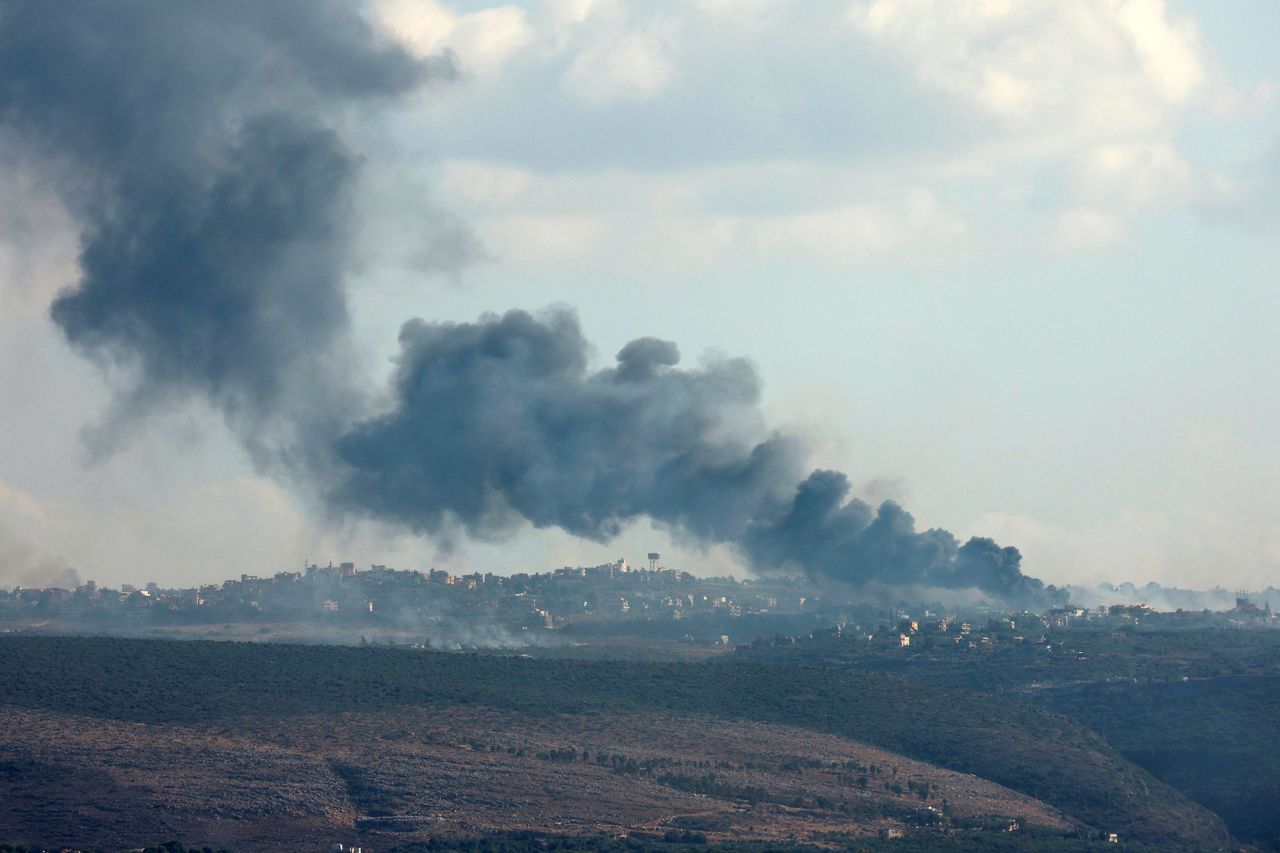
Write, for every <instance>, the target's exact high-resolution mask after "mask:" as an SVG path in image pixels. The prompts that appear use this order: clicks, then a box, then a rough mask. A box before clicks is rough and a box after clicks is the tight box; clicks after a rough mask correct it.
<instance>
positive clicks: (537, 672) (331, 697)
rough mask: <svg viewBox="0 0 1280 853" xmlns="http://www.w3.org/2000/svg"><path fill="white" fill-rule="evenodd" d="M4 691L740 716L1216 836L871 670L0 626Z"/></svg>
mask: <svg viewBox="0 0 1280 853" xmlns="http://www.w3.org/2000/svg"><path fill="white" fill-rule="evenodd" d="M0 697H2V698H3V701H4V702H5V703H6V704H8V705H10V706H16V707H21V708H28V709H42V710H46V711H56V712H61V713H67V714H75V715H78V716H89V717H96V718H99V719H111V720H119V721H129V722H138V723H148V724H157V725H172V724H183V725H192V726H202V725H209V724H213V723H218V722H223V723H226V722H231V721H237V720H243V719H245V718H253V719H255V720H256V719H265V718H296V717H300V716H304V715H315V714H322V715H333V714H339V713H345V712H354V713H370V712H383V711H387V710H389V709H394V708H414V707H426V708H431V709H442V708H449V707H457V706H473V707H475V706H481V707H485V708H492V709H496V710H500V711H506V712H515V713H517V714H520V715H523V716H525V717H527V718H528V719H530V720H541V719H545V718H548V717H551V716H555V715H563V714H600V713H609V714H618V713H629V714H646V713H647V714H653V713H662V714H672V713H674V714H688V715H698V716H702V717H710V718H716V719H721V720H744V721H745V720H751V721H756V722H762V723H776V724H784V725H788V726H791V727H794V728H798V729H805V730H809V731H813V732H822V733H827V734H835V735H838V736H841V737H845V738H850V739H853V740H856V741H858V742H860V743H862V744H866V745H869V746H873V747H876V748H880V749H884V750H889V751H892V752H895V753H899V754H901V755H903V756H906V757H908V758H911V759H914V760H916V761H921V762H926V763H929V764H933V765H936V766H938V767H940V768H945V769H949V770H953V771H957V772H960V773H972V774H974V775H976V776H979V777H982V778H983V779H987V780H990V781H992V782H995V783H997V784H1000V785H1004V786H1006V787H1008V788H1011V789H1013V790H1015V791H1018V792H1019V793H1022V794H1024V795H1026V796H1029V797H1032V798H1034V799H1037V800H1040V801H1042V802H1044V803H1046V804H1047V805H1049V806H1050V807H1052V808H1054V809H1056V810H1058V811H1059V812H1061V813H1062V814H1063V815H1064V818H1065V819H1067V820H1069V821H1076V822H1079V823H1080V824H1082V825H1085V826H1087V827H1091V828H1093V829H1094V830H1103V831H1109V832H1119V833H1123V834H1124V837H1126V838H1131V839H1145V840H1148V841H1153V842H1160V843H1165V844H1179V843H1183V844H1190V845H1198V846H1216V845H1220V844H1224V843H1226V842H1227V840H1228V836H1227V833H1226V831H1225V829H1224V827H1223V826H1222V823H1221V822H1220V821H1219V820H1218V819H1217V818H1216V817H1215V816H1213V815H1212V814H1211V813H1209V812H1208V811H1206V810H1204V809H1202V808H1200V807H1198V806H1196V805H1194V804H1192V803H1191V802H1189V801H1188V800H1186V799H1185V798H1184V797H1182V796H1181V795H1179V794H1177V793H1176V792H1175V791H1173V790H1172V789H1171V788H1169V787H1168V786H1166V785H1163V784H1161V783H1159V782H1157V781H1156V780H1155V779H1153V778H1152V777H1151V776H1149V775H1147V774H1146V773H1145V772H1143V771H1141V770H1139V769H1138V768H1136V767H1135V766H1134V765H1132V764H1130V763H1129V762H1127V761H1126V760H1125V759H1124V758H1123V757H1121V756H1120V755H1119V754H1118V753H1117V752H1115V750H1113V749H1112V748H1111V747H1109V746H1108V745H1107V744H1106V743H1105V742H1104V741H1103V740H1102V739H1101V738H1100V737H1098V736H1097V735H1095V734H1093V733H1092V732H1091V731H1089V730H1088V729H1085V728H1084V727H1083V726H1080V725H1079V724H1077V723H1074V722H1072V721H1070V720H1069V719H1067V718H1065V717H1062V716H1058V715H1056V714H1054V713H1051V712H1048V711H1045V710H1042V709H1039V708H1035V707H1032V706H1028V705H1025V704H1021V703H1018V702H1014V701H1009V700H1005V699H999V698H991V697H979V696H976V695H973V694H968V693H965V692H961V691H951V690H941V689H935V688H926V687H921V686H918V685H914V684H911V683H909V682H904V681H900V680H897V679H894V678H891V677H887V676H883V675H879V674H874V673H849V672H841V671H836V670H832V669H822V668H808V667H794V666H788V667H777V666H768V665H728V664H656V663H642V662H626V663H618V662H598V661H563V660H530V659H522V658H505V657H486V656H475V655H456V654H434V653H422V652H411V651H405V650H395V649H362V648H335V647H319V646H288V645H266V644H237V643H205V642H189V643H179V642H155V641H140V640H121V639H93V638H55V637H38V638H37V637H26V638H24V637H9V638H4V639H0Z"/></svg>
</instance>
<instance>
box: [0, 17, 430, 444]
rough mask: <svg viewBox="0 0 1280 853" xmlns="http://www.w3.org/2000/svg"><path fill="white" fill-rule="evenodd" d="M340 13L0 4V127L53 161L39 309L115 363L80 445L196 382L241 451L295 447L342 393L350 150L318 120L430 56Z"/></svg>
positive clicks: (87, 349)
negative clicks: (67, 265) (53, 251)
mask: <svg viewBox="0 0 1280 853" xmlns="http://www.w3.org/2000/svg"><path fill="white" fill-rule="evenodd" d="M358 12H359V9H358V7H357V6H356V5H355V4H352V3H348V2H346V0H271V2H266V3H264V2H257V0H218V2H214V3H196V2H180V0H176V1H175V2H137V0H123V2H112V3H78V2H64V0H8V2H0V125H3V128H4V130H5V132H6V133H7V136H6V137H5V140H4V141H5V142H7V143H9V144H20V145H22V146H23V149H24V151H25V152H26V153H27V156H28V157H29V159H30V160H31V161H34V162H36V163H37V164H39V165H40V166H43V167H44V168H46V169H47V170H48V171H49V172H50V173H51V174H53V175H56V176H57V183H58V185H59V188H60V189H61V190H62V191H63V195H64V198H65V200H66V203H67V205H68V207H69V209H70V210H71V211H72V212H73V214H75V215H76V216H77V218H78V219H79V221H80V223H81V226H82V231H81V252H80V269H81V278H80V280H79V281H78V282H77V283H76V285H75V286H74V287H73V288H71V289H69V290H67V291H65V292H64V293H63V294H62V295H61V296H59V297H58V299H57V300H56V301H55V302H54V304H53V306H52V309H51V315H52V318H53V320H54V322H55V323H56V324H57V326H58V327H59V328H60V329H61V331H62V332H63V334H64V335H65V336H66V338H67V340H68V341H69V342H70V344H71V345H72V346H73V347H75V348H76V349H77V350H79V351H80V352H81V353H83V354H84V355H85V356H87V357H89V358H91V359H94V360H97V361H99V362H104V363H110V364H115V365H118V366H119V367H121V368H123V369H124V370H125V371H128V372H130V373H131V375H132V377H133V382H132V385H131V386H130V388H129V390H128V391H127V392H125V393H124V394H122V395H121V396H120V398H119V399H118V400H117V402H116V405H115V407H114V409H113V411H112V412H111V413H110V414H109V415H108V417H107V419H106V421H105V423H104V424H102V425H101V426H100V427H99V429H98V430H96V432H95V433H94V434H92V435H91V436H90V438H91V439H92V443H96V444H100V445H102V448H100V449H109V448H110V445H112V444H113V443H115V442H116V440H117V437H118V436H117V433H119V432H120V431H121V430H122V428H125V427H127V426H128V425H129V424H130V422H131V421H133V420H135V419H137V418H139V417H142V416H145V415H146V414H147V413H149V412H150V411H151V410H152V409H153V408H154V407H157V406H160V405H166V404H169V403H171V402H173V401H174V400H175V399H179V398H183V397H186V396H189V395H200V396H203V397H204V398H206V399H208V400H209V401H211V402H212V403H213V404H214V405H215V406H216V407H217V408H218V409H219V410H220V411H221V412H222V413H223V414H224V415H225V416H226V418H227V420H228V422H229V423H230V425H231V426H232V428H233V429H234V430H235V431H236V432H237V433H238V434H239V435H240V436H241V438H242V439H243V440H244V441H245V442H246V444H247V445H248V446H249V447H250V449H251V450H252V451H253V452H254V455H255V458H256V459H257V460H258V461H259V462H260V463H267V462H271V461H279V460H276V459H273V458H272V457H274V456H277V455H280V454H286V455H287V454H295V453H303V454H308V453H312V452H313V451H312V449H311V447H312V445H314V443H315V441H316V439H315V438H314V437H308V436H307V435H306V433H309V432H312V431H317V430H318V431H321V432H323V430H324V428H325V427H324V424H323V422H324V421H325V414H324V413H325V412H326V411H329V412H332V411H340V410H342V409H343V408H344V406H345V405H346V404H349V401H350V398H351V397H352V395H353V393H354V392H353V390H352V389H353V384H352V383H351V382H349V381H348V377H347V376H345V374H344V368H343V364H344V363H346V362H347V361H349V359H347V358H345V353H344V352H343V348H344V341H345V336H346V334H347V328H348V322H349V317H348V309H347V295H346V292H345V288H344V284H343V274H344V272H345V259H346V250H347V246H348V243H349V234H350V232H351V230H352V228H351V194H352V190H353V186H354V182H355V179H356V176H357V173H358V171H359V159H358V157H357V156H356V155H354V154H353V153H352V152H350V151H349V150H347V148H346V147H345V145H344V144H343V142H342V140H341V139H340V138H339V136H338V134H337V133H335V132H334V131H333V130H332V128H331V124H332V123H333V119H334V118H335V117H336V116H339V115H340V114H341V111H342V110H343V109H344V108H352V107H355V106H358V105H360V104H362V103H364V102H368V101H373V100H377V99H383V98H387V97H390V96H394V95H397V94H399V93H403V92H406V91H409V90H411V89H412V88H414V87H415V86H417V85H419V84H420V83H421V82H422V81H423V80H424V79H425V78H426V77H427V76H428V75H429V74H431V73H435V72H437V71H439V72H440V73H446V72H447V69H446V68H443V67H442V66H440V65H439V63H436V64H435V65H434V66H428V65H425V64H423V63H422V62H419V61H418V60H415V59H413V58H411V57H410V56H409V55H408V54H406V53H405V52H404V51H402V50H401V49H399V48H398V47H395V46H393V45H392V44H390V43H387V42H385V41H383V40H382V39H381V38H380V37H378V36H377V35H376V33H375V32H374V30H373V29H372V28H371V27H370V25H369V24H368V23H367V22H366V21H365V20H364V19H363V18H362V17H361V16H360V14H359V13H358ZM318 401H324V402H323V403H322V404H317V403H318ZM304 406H305V407H306V408H308V409H310V412H309V415H308V416H307V417H302V416H301V414H300V412H301V409H302V408H303V407H304ZM327 429H328V430H329V431H330V432H332V431H333V429H334V428H333V427H332V426H331V425H330V426H328V427H327Z"/></svg>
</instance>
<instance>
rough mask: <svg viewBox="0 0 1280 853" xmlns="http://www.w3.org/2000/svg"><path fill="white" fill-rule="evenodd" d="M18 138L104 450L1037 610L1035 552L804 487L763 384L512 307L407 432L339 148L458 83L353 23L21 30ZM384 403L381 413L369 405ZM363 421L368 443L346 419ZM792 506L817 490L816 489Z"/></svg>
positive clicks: (349, 163) (336, 10)
mask: <svg viewBox="0 0 1280 853" xmlns="http://www.w3.org/2000/svg"><path fill="white" fill-rule="evenodd" d="M0 10H2V11H0V119H2V120H3V133H5V134H6V135H7V139H8V140H9V141H12V142H18V143H21V144H22V145H23V146H24V150H25V151H26V152H27V158H28V160H29V162H31V163H34V164H38V165H40V166H41V167H43V168H46V169H48V170H49V173H50V174H51V175H53V176H55V179H56V180H57V182H58V184H59V186H60V188H61V189H62V191H63V194H64V197H65V199H66V203H67V206H68V208H69V209H70V210H71V211H72V212H73V213H74V215H76V216H77V217H78V220H79V223H80V227H81V254H80V271H81V277H80V280H79V281H78V282H77V283H76V284H75V286H74V287H73V288H72V289H70V290H68V291H65V292H64V293H63V294H62V295H60V296H59V297H58V298H57V300H56V301H55V302H54V304H53V305H52V308H51V315H52V318H53V320H54V322H55V323H56V324H57V325H58V327H59V328H60V329H61V330H62V332H63V334H64V335H65V336H66V338H67V340H68V341H69V342H70V344H71V345H72V346H73V347H74V348H76V349H77V350H78V351H80V352H81V353H83V354H84V355H85V356H87V357H89V358H92V359H94V360H97V361H100V362H106V363H110V364H113V365H116V366H118V367H120V368H123V369H124V370H125V371H127V372H128V375H129V376H131V377H132V384H129V385H128V386H127V387H126V388H125V390H123V391H122V392H121V394H120V396H119V398H118V400H117V403H116V407H115V410H114V412H113V413H111V414H110V415H109V416H108V417H107V419H106V421H105V422H104V423H103V424H101V425H100V426H99V427H98V428H97V429H96V430H94V431H92V432H91V433H90V443H91V449H96V450H98V451H100V452H101V451H105V450H109V449H110V447H111V446H112V443H113V442H114V441H116V440H117V439H118V436H119V434H120V431H121V429H122V428H123V427H126V426H127V425H128V423H129V421H130V419H132V418H136V417H142V416H145V415H146V414H147V413H149V412H150V411H152V410H153V409H154V408H155V407H157V406H161V405H166V404H168V403H170V402H171V401H174V400H180V399H183V398H186V397H189V396H199V397H202V398H204V399H207V400H208V401H210V402H211V403H212V404H213V405H214V406H216V407H217V408H218V409H219V410H220V411H221V412H222V413H223V415H224V416H225V417H226V420H227V422H228V424H229V425H230V427H231V428H232V430H233V431H234V432H235V433H236V434H237V435H238V436H239V437H240V438H241V439H242V440H243V442H244V443H245V445H246V447H247V448H248V449H249V451H250V453H251V454H252V456H253V458H254V460H255V461H256V462H257V463H258V465H259V467H260V468H262V469H263V470H266V471H287V472H288V473H289V474H290V475H291V476H294V477H300V478H302V479H303V481H304V482H307V483H310V484H311V485H312V486H315V487H318V489H319V490H321V491H324V492H325V493H326V494H329V495H330V496H331V499H332V504H333V505H334V506H335V507H336V508H339V509H340V510H343V511H346V512H350V513H353V514H357V515H366V516H370V517H374V518H378V519H382V520H386V521H392V522H396V523H399V524H401V525H404V526H406V527H408V528H410V529H412V530H414V531H418V532H421V533H426V534H432V535H436V536H443V537H447V536H449V535H450V534H451V533H452V532H453V531H455V530H458V529H461V530H464V531H465V532H467V533H468V534H470V535H473V536H478V537H486V538H489V537H494V536H498V535H501V534H502V533H504V532H507V531H509V530H511V529H512V528H514V527H515V526H517V525H520V524H522V523H525V522H528V523H531V524H533V525H535V526H538V527H556V528H561V529H563V530H565V531H568V532H569V533H572V534H574V535H577V536H582V537H589V538H592V539H596V540H600V541H607V540H608V539H610V538H611V537H612V536H614V535H615V534H617V533H618V532H619V531H620V530H621V529H622V528H623V527H624V526H625V525H626V524H628V523H629V522H631V521H633V520H636V519H641V518H649V519H652V520H654V521H655V522H657V523H659V524H661V525H664V526H666V527H668V528H669V529H671V530H672V531H673V532H674V533H675V534H676V535H678V536H684V537H689V538H692V539H694V540H696V541H698V542H702V543H708V544H709V543H727V544H730V545H732V546H734V547H735V548H736V549H737V551H738V553H739V554H740V555H741V556H742V557H743V558H744V560H746V561H747V562H748V563H749V564H750V565H751V566H752V567H753V568H754V569H756V570H758V571H772V570H781V569H796V568H799V569H803V570H804V571H806V572H808V573H809V574H810V575H812V576H815V577H821V578H830V579H833V580H837V581H841V582H848V583H850V584H855V585H856V584H864V583H867V582H877V583H880V584H887V585H907V584H910V585H920V586H928V587H941V588H947V589H961V588H977V589H979V590H982V591H983V592H984V593H987V594H991V595H994V596H999V597H1004V598H1007V599H1009V600H1033V599H1035V598H1036V597H1038V596H1040V595H1042V594H1043V593H1044V592H1045V590H1043V588H1042V586H1041V584H1040V582H1039V581H1037V580H1034V579H1032V578H1029V577H1027V576H1025V575H1023V574H1022V572H1021V571H1020V567H1019V554H1018V552H1017V551H1016V549H1013V548H1001V547H999V546H997V545H996V544H995V543H993V542H991V541H990V540H986V539H972V540H970V541H969V542H967V543H965V544H964V545H960V544H959V543H958V542H957V541H956V539H955V538H954V537H953V536H951V534H949V533H947V532H945V531H941V530H930V531H925V532H917V531H916V530H915V525H914V521H913V519H912V517H911V516H910V515H909V514H908V513H907V512H905V511H904V510H903V509H902V508H900V507H899V506H897V505H896V504H895V503H893V502H885V503H884V504H882V505H881V506H880V507H879V508H878V509H873V508H872V507H870V506H869V505H867V504H865V503H863V502H862V501H859V500H856V499H849V498H848V491H849V485H848V481H847V478H846V477H845V476H844V475H843V474H840V473H838V472H833V471H816V472H813V473H811V474H808V476H807V477H806V466H805V449H804V445H803V442H802V441H800V440H798V439H796V438H793V437H787V436H781V435H776V434H773V433H771V432H770V431H769V430H768V428H767V425H766V424H765V422H764V419H763V416H762V414H761V411H760V382H759V378H758V376H757V374H756V372H755V370H754V369H753V367H752V366H751V365H750V364H749V363H748V362H746V361H744V360H741V359H732V358H718V359H710V360H708V361H706V362H705V363H703V364H702V365H701V366H699V367H696V368H692V369H689V368H683V367H681V366H680V363H679V352H678V350H677V347H676V345H675V344H673V343H671V342H668V341H661V340H657V339H654V338H640V339H637V340H634V341H632V342H631V343H629V344H627V345H626V346H625V347H624V348H623V349H622V350H621V351H620V352H619V353H618V354H617V356H616V359H615V363H614V364H613V365H611V366H608V367H605V368H602V369H592V367H591V366H590V354H591V348H590V346H589V344H588V342H587V340H586V338H585V337H584V335H583V333H582V331H581V329H580V328H579V325H578V322H577V320H576V317H575V316H574V315H573V313H572V312H570V311H568V310H564V309H557V310H552V311H550V312H548V313H546V314H545V315H542V316H538V317H535V316H533V315H530V314H527V313H524V312H521V311H512V312H509V313H507V314H505V315H503V316H500V317H499V316H486V317H483V318H481V319H480V320H479V321H478V322H476V323H461V324H452V323H431V322H427V321H423V320H412V321H410V322H408V323H406V324H405V325H404V327H403V329H402V331H401V335H400V343H401V353H400V355H399V360H398V366H397V370H396V373H395V377H394V379H393V389H392V390H393V406H392V407H391V408H390V410H387V411H380V412H374V411H372V410H370V409H368V408H367V404H366V403H364V401H365V400H366V399H368V398H369V397H371V396H372V395H369V394H367V393H366V391H365V389H363V388H362V387H361V383H360V381H359V379H358V378H357V377H352V376H350V375H348V368H346V367H345V366H344V365H345V364H347V363H349V362H350V359H349V358H347V357H345V356H346V355H347V347H348V345H349V343H348V337H349V309H348V294H347V292H346V289H345V285H344V279H345V273H346V262H347V261H346V259H347V251H346V250H347V246H348V244H349V236H350V234H351V233H352V231H353V218H354V206H353V201H352V193H353V186H354V184H355V182H356V180H357V178H358V174H359V171H360V158H359V155H358V154H357V153H356V152H353V151H351V150H349V148H348V147H347V143H346V142H344V139H343V136H342V135H341V134H340V133H339V131H338V128H339V127H340V126H341V123H340V121H338V117H339V116H340V115H341V113H342V111H343V110H344V109H351V108H355V107H359V106H370V107H373V106H376V102H378V101H379V100H383V99H387V98H390V97H394V96H396V95H399V94H403V93H406V92H409V91H411V90H412V89H414V88H415V87H416V86H419V85H421V84H422V83H423V82H424V81H426V80H427V79H430V78H431V77H432V76H433V75H434V76H437V77H438V76H447V75H448V73H449V71H448V66H447V63H445V62H443V61H437V62H434V63H425V64H424V63H423V62H421V61H418V60H415V59H413V58H411V57H410V56H409V55H408V54H406V53H405V52H403V51H402V50H400V49H399V48H397V47H395V46H394V45H393V44H391V43H390V42H388V41H386V40H384V39H383V38H381V37H380V36H379V35H378V34H377V33H376V31H375V30H374V29H373V28H372V27H371V26H370V25H369V24H368V23H367V22H366V21H365V20H363V19H362V18H361V17H360V14H359V8H358V7H356V6H354V5H352V4H348V3H344V2H315V0H307V2H274V3H270V4H258V3H248V2H245V3H239V2H224V3H217V4H186V3H161V2H146V3H140V2H133V3H121V4H113V5H111V6H109V7H108V6H94V5H88V6H86V5H81V4H70V3H47V2H9V3H5V4H3V5H0ZM362 407H365V408H362ZM353 411H354V412H359V411H368V412H369V414H368V415H367V416H364V417H356V418H354V419H353V420H354V423H342V422H338V421H326V420H325V418H324V417H322V416H320V413H322V412H353ZM797 484H798V485H797Z"/></svg>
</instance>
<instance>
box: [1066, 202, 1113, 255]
mask: <svg viewBox="0 0 1280 853" xmlns="http://www.w3.org/2000/svg"><path fill="white" fill-rule="evenodd" d="M1127 233H1128V232H1127V229H1126V227H1125V223H1124V220H1122V219H1121V218H1120V217H1119V216H1117V215H1116V214H1114V213H1111V212H1109V211H1105V210H1090V209H1088V208H1072V209H1069V210H1064V211H1062V213H1060V214H1058V216H1057V218H1056V219H1055V221H1054V224H1053V230H1052V232H1051V234H1050V242H1051V244H1052V245H1053V246H1054V247H1055V248H1057V249H1060V250H1063V251H1076V250H1079V249H1091V248H1095V247H1097V246H1104V245H1107V244H1109V243H1115V242H1118V241H1120V240H1122V239H1124V238H1125V236H1126V235H1127Z"/></svg>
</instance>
